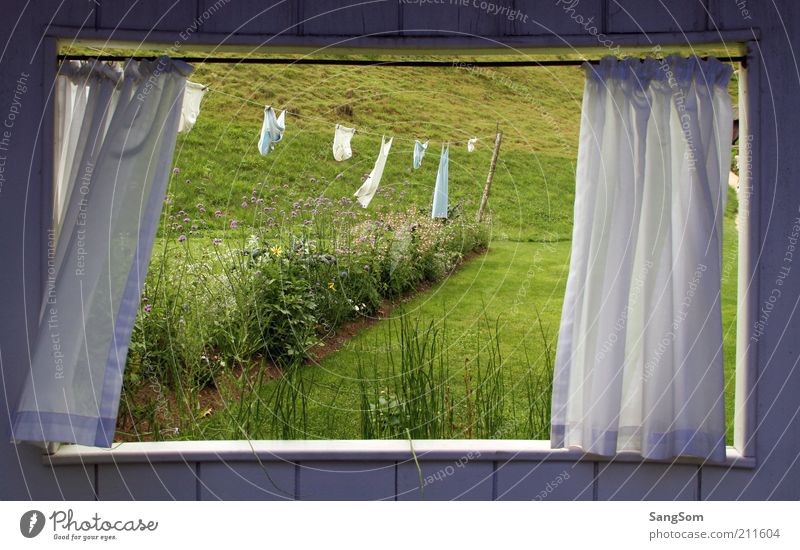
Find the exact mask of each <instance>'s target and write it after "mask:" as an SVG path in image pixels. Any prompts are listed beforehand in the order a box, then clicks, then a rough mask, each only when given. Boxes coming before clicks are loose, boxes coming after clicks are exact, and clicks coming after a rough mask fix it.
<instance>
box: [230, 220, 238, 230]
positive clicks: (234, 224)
mask: <svg viewBox="0 0 800 550" xmlns="http://www.w3.org/2000/svg"><path fill="white" fill-rule="evenodd" d="M237 227H239V222H238V221H236V220H231V229H236V228H237Z"/></svg>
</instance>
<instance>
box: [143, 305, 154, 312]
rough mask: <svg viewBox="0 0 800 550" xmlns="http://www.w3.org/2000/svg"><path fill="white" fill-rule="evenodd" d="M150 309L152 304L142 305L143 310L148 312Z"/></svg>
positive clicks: (151, 309)
mask: <svg viewBox="0 0 800 550" xmlns="http://www.w3.org/2000/svg"><path fill="white" fill-rule="evenodd" d="M151 311H153V306H152V305H151V304H146V305H145V306H144V312H145V313H150V312H151Z"/></svg>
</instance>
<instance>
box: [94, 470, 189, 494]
mask: <svg viewBox="0 0 800 550" xmlns="http://www.w3.org/2000/svg"><path fill="white" fill-rule="evenodd" d="M196 496H197V479H196V476H195V464H194V463H193V462H189V463H165V464H100V465H98V466H97V498H98V500H195V498H196Z"/></svg>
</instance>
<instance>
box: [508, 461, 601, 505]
mask: <svg viewBox="0 0 800 550" xmlns="http://www.w3.org/2000/svg"><path fill="white" fill-rule="evenodd" d="M495 477H496V479H497V482H496V483H497V486H496V489H495V499H497V500H538V501H544V500H548V501H553V500H591V499H592V495H593V494H594V463H593V462H579V463H568V462H560V463H559V462H527V461H526V462H517V461H513V462H511V461H509V462H500V463H498V464H497V469H496V471H495Z"/></svg>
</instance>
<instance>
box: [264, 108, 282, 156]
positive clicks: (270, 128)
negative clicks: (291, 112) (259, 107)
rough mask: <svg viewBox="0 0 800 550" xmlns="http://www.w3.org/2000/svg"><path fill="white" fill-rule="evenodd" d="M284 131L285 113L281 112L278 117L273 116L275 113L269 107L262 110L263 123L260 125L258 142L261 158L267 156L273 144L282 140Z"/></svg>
mask: <svg viewBox="0 0 800 550" xmlns="http://www.w3.org/2000/svg"><path fill="white" fill-rule="evenodd" d="M285 130H286V111H285V110H284V111H283V112H281V114H280V116H278V117H276V116H275V111H274V110H273V108H272V107H271V106H269V105H267V106H266V107H265V108H264V123H263V124H262V125H261V137H260V138H259V140H258V152H259V153H261V155H262V156H266V155H268V154H269V153H270V152H271V151H272V150H273V149H275V144H276V143H278V142H279V141H280V140H281V138H283V132H284V131H285Z"/></svg>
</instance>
